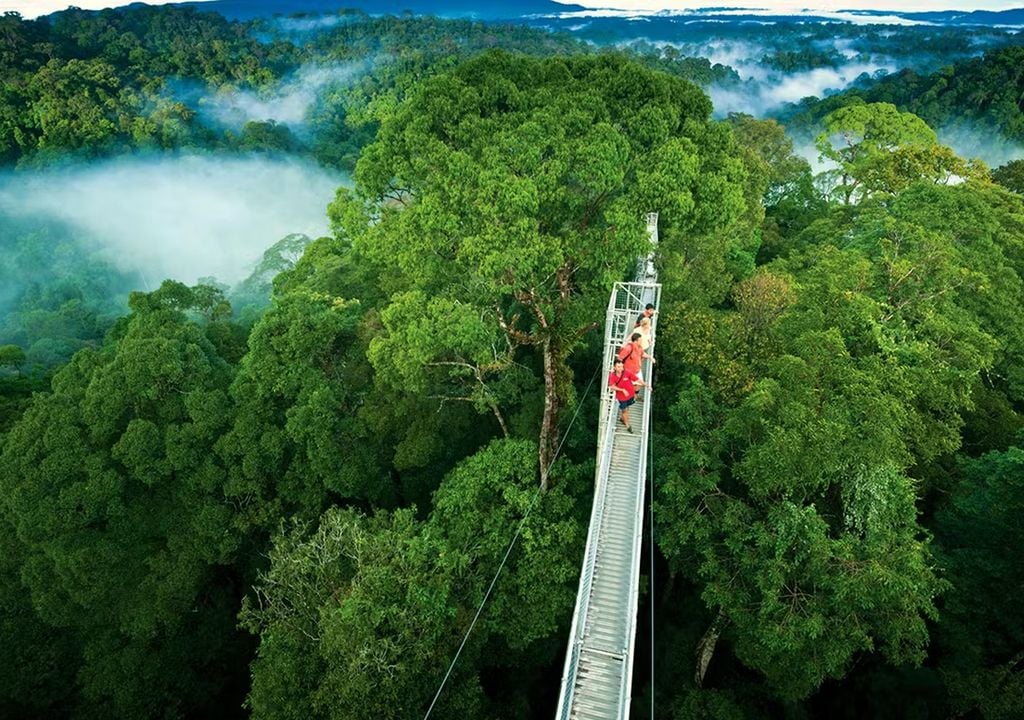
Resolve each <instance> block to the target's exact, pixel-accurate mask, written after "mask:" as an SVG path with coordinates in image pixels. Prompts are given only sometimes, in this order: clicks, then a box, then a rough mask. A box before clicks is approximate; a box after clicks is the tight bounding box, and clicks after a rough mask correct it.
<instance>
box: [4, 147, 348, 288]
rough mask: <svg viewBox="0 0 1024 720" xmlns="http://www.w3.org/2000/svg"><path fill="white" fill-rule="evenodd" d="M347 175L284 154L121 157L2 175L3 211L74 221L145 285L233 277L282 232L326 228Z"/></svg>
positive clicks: (243, 272)
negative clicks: (330, 208)
mask: <svg viewBox="0 0 1024 720" xmlns="http://www.w3.org/2000/svg"><path fill="white" fill-rule="evenodd" d="M348 182H349V178H348V177H346V176H344V175H342V174H340V173H336V172H328V171H326V170H324V169H323V168H320V167H317V166H315V165H313V164H310V163H306V162H300V161H297V160H291V159H269V158H265V157H229V158H225V157H216V156H205V155H191V156H162V157H157V158H153V159H140V158H131V159H126V158H122V159H114V160H105V161H97V162H93V163H89V164H88V165H82V166H78V167H71V168H66V169H62V170H43V171H37V172H28V171H23V172H18V173H15V174H8V175H6V176H4V177H2V178H0V213H3V214H6V215H9V216H12V217H17V218H27V219H32V218H39V219H43V218H48V219H55V220H59V221H62V222H63V223H66V224H68V225H70V226H72V227H73V228H75V229H78V230H81V231H82V232H83V233H84V234H86V235H88V236H90V237H91V238H93V239H94V241H95V242H96V243H98V244H99V245H100V246H101V247H102V248H103V251H104V254H106V255H108V256H109V257H110V258H111V260H113V261H114V262H115V263H116V264H117V265H118V266H119V267H120V268H121V269H122V270H124V271H129V272H138V273H139V274H140V275H141V277H143V278H145V281H146V283H147V284H149V285H151V286H155V285H157V284H159V282H160V280H162V279H163V278H174V279H176V280H180V281H182V282H186V283H194V282H195V281H196V280H197V279H198V278H200V277H205V276H215V277H216V278H217V279H218V280H220V281H222V282H225V283H228V284H230V283H234V282H236V281H238V280H240V279H242V278H244V277H245V276H246V275H247V274H248V273H249V271H250V270H251V269H252V267H253V266H254V264H255V263H256V261H257V260H258V259H259V258H260V256H261V255H262V253H263V251H264V250H265V249H266V248H268V247H269V246H270V245H272V244H273V243H275V242H276V241H277V240H279V239H281V238H282V237H284V236H285V235H287V234H289V233H305V234H306V235H309V236H310V237H317V236H319V235H323V234H324V233H325V232H327V229H328V222H327V217H326V207H327V204H328V203H329V202H330V201H331V199H332V198H333V197H334V192H335V190H336V189H337V188H338V186H339V185H342V184H347V183H348ZM151 289H154V288H151Z"/></svg>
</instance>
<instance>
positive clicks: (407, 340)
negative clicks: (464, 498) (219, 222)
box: [331, 52, 738, 487]
mask: <svg viewBox="0 0 1024 720" xmlns="http://www.w3.org/2000/svg"><path fill="white" fill-rule="evenodd" d="M710 111H711V106H710V103H709V102H708V99H707V98H706V97H705V96H704V95H703V94H702V93H701V92H700V91H699V90H698V89H697V88H696V87H694V86H693V85H691V84H689V83H687V82H686V81H683V80H680V79H678V78H673V77H671V76H669V75H666V74H661V73H658V72H653V71H650V70H647V69H645V68H643V67H640V66H639V65H636V64H633V63H630V62H628V61H626V60H625V59H624V58H622V57H618V56H608V55H606V56H598V57H582V58H556V59H551V60H543V61H540V60H531V59H527V58H518V57H513V56H510V55H508V54H505V53H500V52H494V53H490V54H487V55H485V56H482V57H480V58H477V59H474V60H472V61H469V62H467V63H465V64H463V65H461V66H459V67H458V68H456V69H455V70H453V71H452V72H451V73H449V74H446V75H443V76H440V77H436V78H432V79H430V80H427V81H425V82H423V83H422V84H421V85H420V86H419V87H418V88H417V89H416V90H415V91H414V92H413V93H412V94H411V96H410V97H409V99H408V100H406V101H405V102H403V103H402V104H400V105H398V106H397V107H394V106H387V107H383V108H382V109H380V110H378V117H379V120H380V122H381V128H380V133H379V135H378V137H377V140H376V141H375V142H374V143H373V144H372V145H370V146H369V147H367V148H366V150H365V151H364V153H363V156H362V158H361V159H360V161H359V163H358V165H357V167H356V188H355V191H354V192H350V191H347V190H342V191H340V192H339V195H338V198H337V200H336V201H335V203H334V204H333V205H332V207H331V215H332V219H333V221H334V226H335V228H336V231H337V232H338V233H339V234H341V235H343V236H347V237H348V238H351V239H352V242H353V244H354V246H355V247H356V249H357V250H359V251H360V252H362V253H363V254H365V256H366V257H367V258H369V259H370V260H371V262H373V263H375V264H376V265H377V266H378V268H379V272H380V276H381V278H382V283H383V284H384V285H385V289H386V291H387V292H388V294H389V301H388V304H387V306H386V307H385V308H384V310H383V312H382V315H381V317H382V321H383V325H384V330H385V333H384V335H383V336H382V337H380V338H377V339H375V340H374V342H373V344H372V345H371V348H370V356H371V361H372V362H373V363H374V365H375V367H376V369H377V372H378V377H379V379H380V380H381V381H383V382H391V383H393V384H395V385H400V386H406V387H409V388H410V389H412V390H416V391H422V390H423V389H425V388H428V387H429V388H434V389H436V388H438V387H440V388H442V390H441V392H442V394H447V395H448V396H449V397H452V398H457V399H461V400H469V401H472V402H474V403H476V404H477V407H479V408H480V409H481V410H482V411H484V412H490V413H493V415H494V416H495V418H496V420H497V422H498V423H499V425H500V426H501V428H502V430H503V431H505V433H506V434H508V433H509V424H508V423H507V422H506V419H505V417H504V412H503V409H504V408H505V407H506V406H507V404H508V403H510V402H512V401H514V400H515V399H517V398H518V397H519V396H520V395H521V394H522V392H523V387H524V383H528V382H530V375H529V372H528V371H526V370H525V368H529V367H531V365H532V366H534V367H540V368H542V374H543V382H544V393H543V395H544V402H543V413H542V418H541V421H540V433H539V443H538V445H539V450H538V453H539V471H540V477H541V485H542V486H543V487H546V486H547V477H548V469H549V466H550V464H551V462H552V457H553V454H554V443H555V440H556V438H555V428H556V423H557V421H558V418H559V413H560V412H561V410H562V409H563V408H564V407H565V406H566V404H567V403H568V402H570V401H571V399H572V383H571V371H570V369H569V366H568V364H567V360H568V358H569V356H570V355H571V353H572V351H573V349H574V347H576V346H577V344H578V343H579V342H580V341H581V339H582V337H583V336H584V335H585V333H586V332H587V331H588V330H589V329H590V328H592V327H593V325H594V322H595V321H600V319H601V317H602V316H603V304H604V302H605V298H606V297H607V293H608V290H609V287H610V286H611V284H612V283H613V282H614V281H617V280H622V279H624V278H625V277H627V276H628V274H629V271H630V268H631V267H632V266H633V263H634V261H635V259H636V258H637V257H638V256H639V255H640V254H642V253H644V252H646V251H647V250H648V243H647V239H646V237H645V234H644V224H643V218H642V215H643V213H644V212H645V211H649V210H655V209H659V210H663V211H666V212H669V213H674V214H675V215H676V216H677V218H676V224H677V225H685V223H686V218H688V217H691V216H694V215H696V214H697V210H696V209H695V206H696V205H697V204H698V203H696V202H695V198H698V197H700V196H701V195H702V193H703V194H705V195H706V196H707V198H706V204H705V205H702V206H701V208H700V210H701V211H702V212H703V211H708V210H709V207H710V208H711V210H710V214H711V215H714V214H715V213H714V208H715V206H716V203H721V202H722V200H721V198H722V197H723V196H729V197H733V195H730V193H728V192H727V193H722V192H719V191H718V190H716V191H714V192H710V191H708V188H718V189H719V190H720V189H721V188H722V187H723V186H724V185H728V184H729V183H734V182H735V181H736V178H735V177H732V176H731V175H730V173H734V172H736V171H737V167H738V164H728V163H724V164H723V163H721V162H719V159H718V155H719V154H721V153H722V149H721V146H720V145H719V144H717V143H707V142H703V140H704V138H705V136H706V135H707V134H709V133H710V132H712V131H711V129H710V128H711V127H712V126H711V125H710V123H709V116H710ZM718 134H720V133H718ZM723 167H724V168H725V169H722V168H723ZM529 351H534V352H535V353H536V355H535V356H532V357H531V356H530V354H529ZM537 356H539V357H537ZM535 357H536V360H534V358H535ZM520 363H522V365H521V364H520ZM524 371H525V372H526V377H525V378H524ZM453 387H455V388H457V389H455V390H452V388H453Z"/></svg>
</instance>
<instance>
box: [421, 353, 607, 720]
mask: <svg viewBox="0 0 1024 720" xmlns="http://www.w3.org/2000/svg"><path fill="white" fill-rule="evenodd" d="M601 365H602V363H598V366H597V369H596V370H594V374H593V376H591V378H590V382H589V383H587V389H586V390H584V391H583V396H582V397H581V398H580V401H579V402H578V403H576V412H574V413H573V415H572V419H571V420H570V421H569V426H568V427H567V428H566V429H565V434H564V435H563V436H562V440H561V442H559V443H558V448H557V449H556V450H555V454H554V455H553V456H552V457H551V464H550V465H549V466H548V468H549V469H550V468H551V467H553V466H554V464H555V461H556V460H557V459H558V455H559V453H561V452H562V446H563V445H565V441H566V439H567V438H568V437H569V431H570V430H572V426H573V423H575V422H576V418H577V417H578V416H579V414H580V408H582V407H583V401H584V400H586V398H587V394H588V393H589V392H590V388H591V387H592V386H593V384H594V380H596V379H597V375H598V373H600V372H601ZM540 495H541V492H540V487H538V488H537V491H536V492H535V493H534V494H533V499H532V500H531V501H530V505H529V507H527V508H526V512H525V513H523V517H522V519H521V520H520V521H519V527H518V528H516V534H515V535H514V536H513V537H512V542H510V543H509V544H508V549H507V550H505V557H503V558H502V559H501V564H499V565H498V570H497V572H495V573H494V577H493V578H492V579H491V584H490V585H489V586H488V587H487V592H486V593H484V598H483V600H481V601H480V606H479V607H478V608H477V609H476V615H474V616H473V622H471V623H470V624H469V628H468V629H467V630H466V634H465V635H464V636H463V638H462V643H461V644H460V645H459V649H458V650H457V651H456V652H455V657H453V658H452V662H451V665H449V666H448V672H446V673H445V674H444V679H443V680H442V681H441V686H440V687H439V688H437V693H436V694H435V695H434V699H433V700H431V701H430V707H429V708H427V714H426V715H424V716H423V720H427V718H429V717H430V713H432V712H433V711H434V705H436V704H437V700H438V698H440V697H441V692H442V691H443V690H444V686H445V684H446V683H447V682H448V678H449V677H451V674H452V670H454V669H455V663H456V662H458V660H459V655H461V654H462V649H463V648H464V647H466V642H467V641H468V640H469V636H470V634H471V633H472V632H473V628H474V627H476V621H477V620H479V619H480V613H482V612H483V610H484V605H486V604H487V598H489V597H490V596H491V590H493V589H494V585H495V583H497V582H498V576H499V575H501V571H502V569H504V567H505V561H506V560H508V556H509V555H511V554H512V548H514V547H515V544H516V541H517V540H519V535H520V533H521V532H522V531H523V526H524V525H525V524H526V520H527V518H529V517H530V513H531V512H532V511H533V508H534V506H536V504H537V500H538V499H539V498H540Z"/></svg>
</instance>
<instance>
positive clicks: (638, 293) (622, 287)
mask: <svg viewBox="0 0 1024 720" xmlns="http://www.w3.org/2000/svg"><path fill="white" fill-rule="evenodd" d="M647 226H648V231H649V233H650V234H651V239H652V241H653V242H657V214H656V213H652V214H650V215H648V216H647ZM637 276H638V277H637V279H638V281H639V282H632V283H616V284H615V287H614V288H613V290H612V293H611V297H610V298H609V301H608V310H607V315H606V321H605V335H604V352H603V357H602V370H603V371H610V369H611V367H612V360H613V359H614V358H615V356H616V354H617V352H618V350H619V348H620V347H621V345H622V344H623V341H624V339H625V336H626V333H627V332H629V331H631V330H632V328H633V326H634V325H633V323H634V321H635V319H636V317H637V315H639V314H640V313H641V312H642V311H643V309H644V307H645V305H646V304H647V303H651V304H654V305H655V306H657V304H658V301H659V300H660V294H661V286H660V285H659V284H658V283H657V273H656V271H655V267H654V261H653V255H651V256H648V257H646V258H642V259H641V260H640V262H638V264H637ZM651 320H652V323H651V325H652V328H651V345H650V351H651V354H652V355H653V350H654V335H655V330H656V327H657V316H656V315H655V316H654V317H653V318H652V319H651ZM643 370H644V373H643V374H644V377H645V378H646V379H647V380H649V379H650V378H651V370H652V368H651V363H650V362H648V361H644V363H643ZM605 377H606V375H605V376H603V377H602V382H604V378H605ZM650 397H651V395H650V391H648V395H647V399H648V401H647V402H644V403H642V405H641V407H642V411H641V413H640V415H641V417H640V418H639V420H640V423H639V430H640V437H639V440H640V455H639V463H640V466H639V468H638V478H637V482H638V485H637V486H636V488H635V492H634V493H633V498H634V501H635V507H633V508H632V517H633V518H635V519H636V521H635V523H634V525H633V535H632V537H630V538H629V539H630V540H631V543H632V548H631V552H630V566H629V570H628V573H629V580H628V582H629V585H628V590H627V593H626V598H627V600H626V604H627V605H628V607H623V608H621V610H622V612H623V613H629V615H630V620H629V625H628V632H627V637H625V638H623V643H624V645H623V647H622V653H623V656H622V664H623V672H622V675H621V684H620V687H618V688H617V689H616V691H615V693H616V694H617V696H618V697H617V698H615V700H616V702H615V705H616V706H617V715H618V717H619V718H621V719H625V718H626V717H627V716H628V713H629V704H630V697H629V696H630V691H631V687H632V677H631V675H632V656H633V648H634V645H635V637H636V608H637V604H638V600H639V580H640V578H639V562H640V548H641V544H642V538H643V506H644V490H645V488H646V483H645V482H644V471H645V468H646V457H647V445H648V438H647V427H648V424H649V418H650V412H651V403H650V402H649V400H650ZM617 422H618V403H617V402H616V400H615V392H614V390H613V389H611V388H606V391H605V392H604V393H603V394H602V397H601V409H600V412H599V423H598V448H597V468H596V470H595V479H594V504H593V507H592V509H591V514H590V527H589V529H588V532H587V546H586V550H585V552H584V556H583V563H582V567H581V570H580V582H579V589H578V591H577V595H576V609H575V611H574V613H573V617H572V624H571V626H570V629H569V646H568V648H567V651H566V657H565V666H564V669H563V673H562V684H561V689H560V692H559V703H558V708H557V711H556V714H555V717H556V719H557V720H569V718H570V713H571V712H572V708H573V701H574V696H575V693H576V684H577V676H578V671H579V665H580V658H581V654H582V652H583V649H584V645H585V641H586V634H587V629H588V620H589V617H590V612H591V595H592V589H593V580H594V573H595V569H596V567H597V564H598V551H599V549H600V548H601V529H602V526H603V520H604V515H605V511H606V507H605V505H606V496H607V491H608V485H609V476H610V472H611V467H612V454H613V450H614V447H615V429H616V423H617ZM617 477H620V478H621V475H620V476H617ZM616 482H617V483H618V484H617V485H616V487H622V486H621V480H617V481H616ZM611 517H612V519H613V520H614V516H611ZM620 617H621V616H620ZM598 687H599V686H598ZM609 694H611V693H609Z"/></svg>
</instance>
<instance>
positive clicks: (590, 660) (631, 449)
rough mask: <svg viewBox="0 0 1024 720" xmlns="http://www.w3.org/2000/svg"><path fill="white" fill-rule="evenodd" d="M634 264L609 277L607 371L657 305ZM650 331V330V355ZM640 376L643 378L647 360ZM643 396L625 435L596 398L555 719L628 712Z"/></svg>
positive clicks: (643, 463) (614, 413)
mask: <svg viewBox="0 0 1024 720" xmlns="http://www.w3.org/2000/svg"><path fill="white" fill-rule="evenodd" d="M654 222H655V239H656V219H655V221H654ZM641 267H643V268H644V269H645V270H646V271H647V272H646V274H645V276H644V277H643V278H642V280H643V282H635V283H617V284H616V286H615V289H614V290H613V291H612V295H611V299H610V301H609V303H608V316H607V318H606V323H605V352H604V366H605V368H606V369H608V370H610V369H611V361H612V359H613V358H614V357H615V352H616V350H617V349H618V347H619V346H620V345H621V339H622V337H623V336H624V335H625V332H626V331H627V330H628V329H631V328H632V327H633V325H632V323H633V322H634V321H635V319H636V317H637V315H639V314H640V312H641V311H642V310H643V308H644V306H645V304H646V303H648V302H650V303H654V304H655V305H657V304H658V300H659V299H660V297H659V296H660V292H661V286H660V285H658V284H657V277H656V276H654V275H653V272H654V269H653V268H654V265H653V263H651V262H645V263H643V264H642V266H641ZM654 322H655V323H656V320H655V321H654ZM653 336H654V333H653V332H652V344H651V350H652V354H653V348H654V344H653V339H654V338H653ZM643 376H644V377H647V378H649V377H651V375H650V367H649V366H648V367H645V368H644V373H643ZM648 394H649V393H648V391H645V392H644V395H645V397H643V398H638V401H637V403H636V404H635V405H633V407H632V408H630V416H631V423H632V425H633V429H634V431H635V432H633V433H629V432H627V431H626V428H625V427H624V426H623V424H622V422H621V421H620V420H619V419H618V403H616V402H615V401H614V397H613V393H612V392H611V391H610V390H608V391H607V392H606V395H605V396H604V397H603V398H602V403H601V413H602V414H601V418H600V424H599V431H598V436H599V437H598V462H597V471H596V477H595V483H594V504H593V509H592V510H591V520H590V530H589V534H588V537H587V548H586V552H585V554H584V558H583V567H582V570H581V572H580V585H579V591H578V594H577V597H576V611H575V612H574V614H573V620H572V628H571V630H570V637H569V648H568V650H567V652H566V659H565V669H564V672H563V675H562V687H561V691H560V693H559V703H558V709H557V712H556V715H555V717H556V719H558V720H572V719H579V720H625V719H626V718H627V717H628V716H629V699H630V698H629V695H630V688H631V685H632V683H631V674H632V668H633V646H634V639H635V635H636V608H637V599H638V593H639V572H640V541H641V536H642V533H643V520H644V488H645V476H646V469H647V460H646V455H647V440H648V427H649V424H650V403H649V402H648V401H649V397H648Z"/></svg>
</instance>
